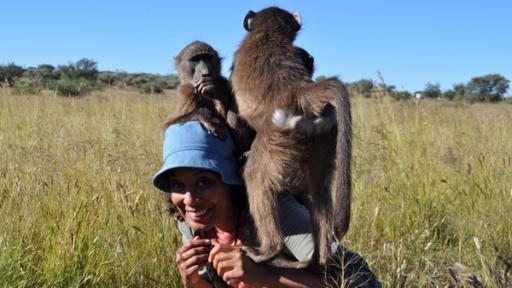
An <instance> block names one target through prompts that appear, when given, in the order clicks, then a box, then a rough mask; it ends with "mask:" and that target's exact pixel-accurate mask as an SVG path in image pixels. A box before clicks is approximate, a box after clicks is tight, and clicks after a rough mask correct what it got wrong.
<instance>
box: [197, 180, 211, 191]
mask: <svg viewBox="0 0 512 288" xmlns="http://www.w3.org/2000/svg"><path fill="white" fill-rule="evenodd" d="M212 186H213V181H212V180H211V179H209V178H199V180H197V187H198V188H200V189H206V188H210V187H212Z"/></svg>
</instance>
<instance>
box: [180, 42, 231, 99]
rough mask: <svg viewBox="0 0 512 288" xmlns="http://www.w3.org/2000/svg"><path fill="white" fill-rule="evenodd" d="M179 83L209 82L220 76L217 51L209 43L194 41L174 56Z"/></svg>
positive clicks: (212, 82)
mask: <svg viewBox="0 0 512 288" xmlns="http://www.w3.org/2000/svg"><path fill="white" fill-rule="evenodd" d="M174 60H175V65H176V71H177V73H178V76H179V77H180V81H181V84H185V83H191V84H193V85H195V84H196V83H199V82H203V83H211V88H212V89H213V84H214V81H215V80H216V79H217V78H218V77H220V75H221V73H220V71H221V64H220V57H219V55H218V54H217V51H215V49H213V48H212V47H211V46H210V45H208V44H206V43H204V42H201V41H194V42H192V43H190V44H188V45H187V46H185V48H183V50H181V52H180V53H179V54H178V55H177V56H176V57H175V58H174Z"/></svg>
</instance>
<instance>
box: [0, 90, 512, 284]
mask: <svg viewBox="0 0 512 288" xmlns="http://www.w3.org/2000/svg"><path fill="white" fill-rule="evenodd" d="M173 96H174V93H173V92H168V93H167V94H165V95H162V96H156V95H142V94H138V93H136V92H130V91H127V90H107V91H104V92H95V93H94V94H93V95H91V96H87V97H83V98H62V97H58V96H54V95H52V94H41V95H28V96H25V95H24V96H21V95H12V94H11V93H10V91H9V90H0V219H2V223H1V224H0V287H70V286H86V287H87V286H95V287H127V286H130V287H139V286H144V287H146V286H158V287H180V281H179V275H178V273H177V270H176V267H175V265H174V252H175V249H176V248H177V245H178V243H180V236H179V233H177V231H176V228H175V226H174V223H173V222H172V221H171V220H170V219H169V217H168V216H167V215H166V214H165V213H164V206H163V204H162V201H161V195H160V194H159V193H158V192H157V191H156V190H155V189H154V188H153V187H152V186H151V184H150V178H151V176H152V174H153V173H154V172H155V171H156V170H157V169H158V168H159V165H160V162H161V158H160V157H161V156H160V147H161V146H160V145H161V143H160V124H161V122H162V119H163V118H164V117H165V116H166V115H167V113H169V111H171V110H172V103H173ZM353 114H354V174H353V179H354V183H355V184H354V185H355V191H354V206H353V222H352V226H351V229H350V232H349V234H348V236H347V237H346V238H345V240H344V242H345V244H346V245H347V246H348V248H350V249H352V250H355V251H357V252H360V253H361V254H362V255H363V256H364V257H365V258H366V259H367V260H368V262H369V263H370V264H371V266H372V267H373V269H374V270H375V272H376V273H377V275H378V276H379V278H380V279H381V280H382V282H383V283H384V284H385V286H389V287H397V286H406V287H425V286H445V285H448V284H456V283H455V281H454V280H453V279H452V278H451V277H450V274H449V272H448V268H449V267H451V266H453V265H454V263H456V262H458V263H462V264H463V265H465V266H467V267H469V268H471V269H472V271H473V272H474V274H475V275H476V276H477V277H478V279H479V281H481V282H482V283H483V284H484V285H485V286H486V287H503V286H505V285H512V284H511V282H510V281H512V279H511V276H510V275H509V274H511V273H512V272H508V273H509V274H505V272H506V271H507V265H512V264H511V262H512V180H511V179H512V178H511V175H512V141H511V140H512V106H510V105H470V106H467V105H462V104H461V105H453V104H451V103H445V102H412V101H411V102H403V103H397V102H390V101H388V100H387V99H386V98H384V99H379V100H369V99H359V98H356V99H354V101H353ZM477 244H478V245H477ZM507 261H508V262H507ZM507 263H508V264H507ZM510 268H511V267H508V269H510ZM507 279H508V281H509V282H508V284H507V282H505V281H507Z"/></svg>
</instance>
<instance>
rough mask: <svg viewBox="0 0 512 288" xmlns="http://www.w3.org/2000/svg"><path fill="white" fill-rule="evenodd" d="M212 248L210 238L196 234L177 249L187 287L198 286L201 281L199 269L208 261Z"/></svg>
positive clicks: (177, 258)
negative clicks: (203, 237)
mask: <svg viewBox="0 0 512 288" xmlns="http://www.w3.org/2000/svg"><path fill="white" fill-rule="evenodd" d="M210 249H211V242H210V240H209V239H200V238H199V237H198V236H196V237H194V239H192V240H190V241H189V242H188V243H186V244H184V245H183V246H181V247H180V248H179V249H178V251H176V263H177V264H178V269H179V271H180V274H181V281H182V282H183V285H185V287H196V286H198V285H199V282H201V278H200V277H199V273H198V271H199V268H201V267H203V266H204V265H206V264H207V263H208V254H209V253H210Z"/></svg>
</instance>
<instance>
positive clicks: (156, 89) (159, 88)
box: [139, 80, 165, 94]
mask: <svg viewBox="0 0 512 288" xmlns="http://www.w3.org/2000/svg"><path fill="white" fill-rule="evenodd" d="M164 88H165V83H163V82H162V81H158V80H155V81H151V82H148V83H145V84H143V85H141V86H140V88H139V90H140V91H141V92H142V93H146V94H160V93H163V92H164Z"/></svg>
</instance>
